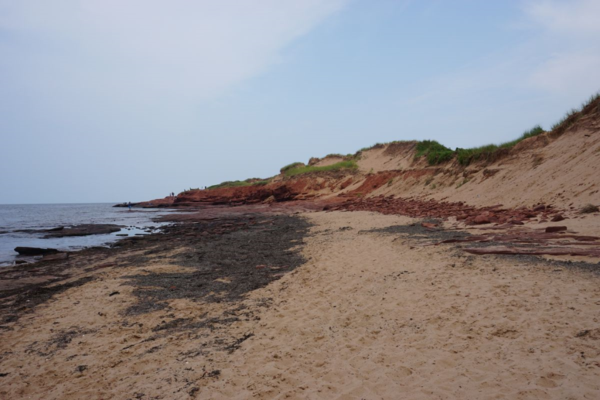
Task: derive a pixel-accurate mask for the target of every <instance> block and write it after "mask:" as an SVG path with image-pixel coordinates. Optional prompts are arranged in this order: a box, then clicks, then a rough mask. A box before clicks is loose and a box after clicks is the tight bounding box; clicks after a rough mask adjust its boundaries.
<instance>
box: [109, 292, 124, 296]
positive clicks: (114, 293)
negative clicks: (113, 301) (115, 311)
mask: <svg viewBox="0 0 600 400" xmlns="http://www.w3.org/2000/svg"><path fill="white" fill-rule="evenodd" d="M118 294H121V292H118V291H115V292H112V293H111V294H109V295H108V297H111V296H116V295H118Z"/></svg>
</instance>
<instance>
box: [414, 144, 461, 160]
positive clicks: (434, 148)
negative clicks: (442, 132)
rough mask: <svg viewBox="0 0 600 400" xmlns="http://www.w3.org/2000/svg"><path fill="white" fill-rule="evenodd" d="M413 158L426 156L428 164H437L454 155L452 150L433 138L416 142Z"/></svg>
mask: <svg viewBox="0 0 600 400" xmlns="http://www.w3.org/2000/svg"><path fill="white" fill-rule="evenodd" d="M416 150H417V152H416V154H415V158H419V157H422V156H426V157H427V162H428V163H429V165H437V164H441V163H443V162H446V161H448V160H451V159H452V157H454V152H453V151H452V150H450V149H449V148H447V147H446V146H444V145H442V144H440V143H438V142H436V141H435V140H422V141H420V142H418V143H417V147H416Z"/></svg>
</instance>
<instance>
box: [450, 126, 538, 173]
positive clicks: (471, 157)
mask: <svg viewBox="0 0 600 400" xmlns="http://www.w3.org/2000/svg"><path fill="white" fill-rule="evenodd" d="M544 132H545V131H544V129H542V127H541V126H539V125H536V126H534V127H533V128H531V129H529V130H528V131H525V132H523V134H522V135H521V136H520V137H518V138H517V139H515V140H511V141H510V142H505V143H501V144H499V145H495V144H488V145H485V146H480V147H473V148H470V149H460V148H457V149H456V160H457V161H458V163H459V164H460V165H469V164H470V163H471V162H473V161H479V160H492V159H493V158H494V157H495V156H496V155H497V154H498V151H499V150H501V149H510V148H511V147H514V146H515V145H516V144H517V143H519V142H521V141H523V140H525V139H528V138H531V137H534V136H538V135H541V134H542V133H544Z"/></svg>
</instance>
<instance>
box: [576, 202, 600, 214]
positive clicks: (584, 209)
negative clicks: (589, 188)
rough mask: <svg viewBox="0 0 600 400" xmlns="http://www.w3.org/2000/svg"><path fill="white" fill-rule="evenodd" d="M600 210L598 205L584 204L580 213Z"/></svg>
mask: <svg viewBox="0 0 600 400" xmlns="http://www.w3.org/2000/svg"><path fill="white" fill-rule="evenodd" d="M598 211H600V209H598V206H595V205H593V204H587V205H585V206H583V207H582V208H581V210H579V214H591V213H595V212H598Z"/></svg>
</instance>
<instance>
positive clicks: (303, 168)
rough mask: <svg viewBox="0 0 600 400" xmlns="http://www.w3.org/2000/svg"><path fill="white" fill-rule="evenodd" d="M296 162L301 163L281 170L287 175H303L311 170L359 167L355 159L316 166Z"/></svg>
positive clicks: (338, 169)
mask: <svg viewBox="0 0 600 400" xmlns="http://www.w3.org/2000/svg"><path fill="white" fill-rule="evenodd" d="M296 164H300V165H296V166H293V167H289V166H288V167H289V168H286V167H284V168H286V169H284V168H282V169H281V172H282V173H283V174H284V175H285V176H288V177H290V176H296V175H302V174H308V173H310V172H321V171H340V170H344V169H349V170H354V169H357V168H358V164H356V161H354V160H345V161H340V162H338V163H335V164H331V165H326V166H324V167H315V166H312V165H303V164H302V163H296Z"/></svg>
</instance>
